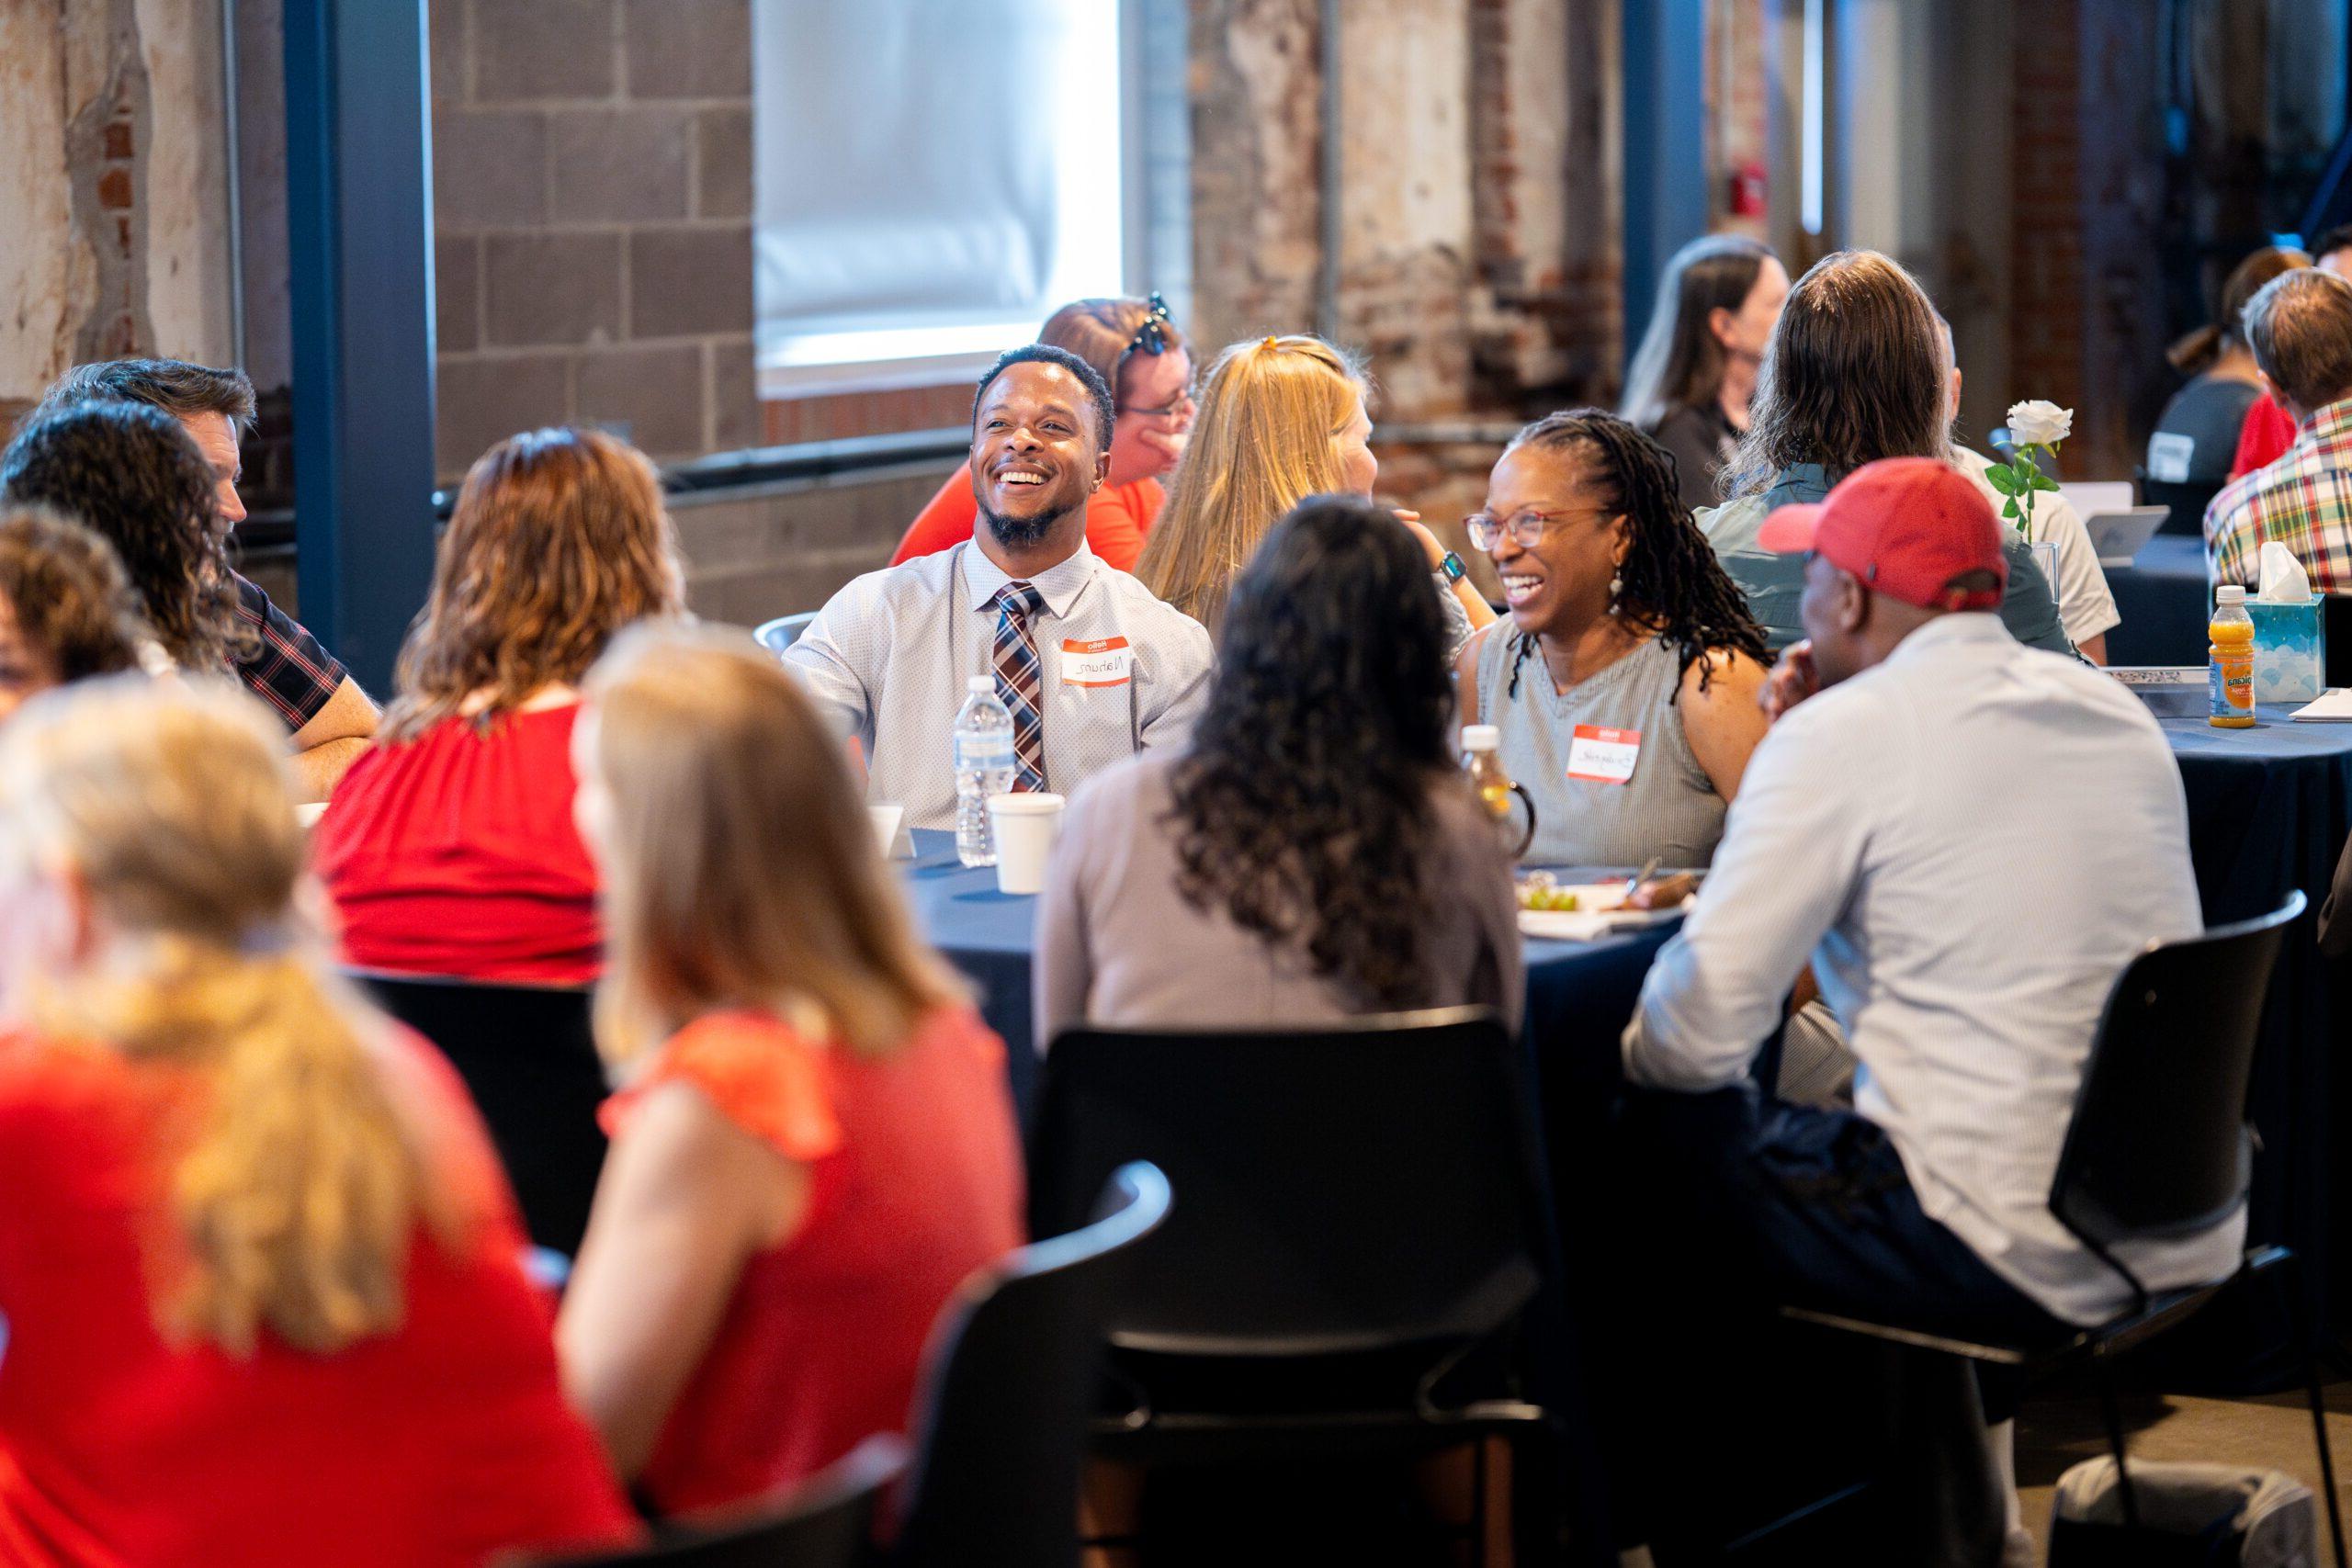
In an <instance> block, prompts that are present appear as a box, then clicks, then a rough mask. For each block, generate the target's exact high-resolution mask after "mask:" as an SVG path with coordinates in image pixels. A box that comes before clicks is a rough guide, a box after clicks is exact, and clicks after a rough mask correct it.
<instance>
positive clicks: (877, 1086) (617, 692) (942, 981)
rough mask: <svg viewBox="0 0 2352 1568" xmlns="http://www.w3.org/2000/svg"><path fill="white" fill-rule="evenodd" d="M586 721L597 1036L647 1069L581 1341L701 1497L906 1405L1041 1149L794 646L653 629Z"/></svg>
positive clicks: (605, 1191)
mask: <svg viewBox="0 0 2352 1568" xmlns="http://www.w3.org/2000/svg"><path fill="white" fill-rule="evenodd" d="M576 735H577V739H576V741H575V750H576V753H577V761H578V772H579V773H580V778H581V792H580V802H579V810H580V818H581V824H582V829H583V832H584V834H585V837H586V838H587V840H588V842H589V844H590V846H591V847H592V849H594V852H595V853H596V856H597V859H598V861H599V863H600V864H601V865H602V866H603V868H604V871H605V922H606V929H607V931H608V932H609V933H610V941H611V958H610V962H609V964H608V966H607V968H606V971H605V983H604V987H603V988H602V990H601V992H600V994H599V996H598V1035H599V1041H600V1043H602V1044H603V1045H604V1046H605V1051H606V1054H607V1055H609V1056H611V1057H613V1058H615V1059H616V1061H618V1062H619V1063H620V1064H622V1070H623V1072H624V1073H625V1074H626V1075H627V1077H628V1088H626V1089H624V1090H623V1091H622V1092H621V1093H620V1094H618V1095H616V1097H615V1098H614V1099H613V1100H612V1101H611V1102H610V1103H609V1105H608V1107H607V1123H606V1124H607V1127H608V1129H609V1130H610V1131H611V1132H612V1134H613V1150H612V1156H611V1158H610V1160H609V1162H608V1163H607V1164H606V1166H605V1176H604V1180H603V1182H602V1184H601V1185H600V1186H599V1187H598V1189H597V1192H596V1205H595V1209H594V1213H593V1214H592V1215H591V1217H590V1220H589V1224H588V1236H587V1241H586V1243H585V1244H584V1245H583V1246H582V1248H581V1253H580V1260H579V1264H578V1267H577V1268H576V1269H574V1271H573V1273H572V1277H571V1289H570V1291H569V1292H568V1293H567V1294H566V1296H565V1298H564V1304H563V1313H562V1316H561V1319H560V1323H559V1326H558V1333H557V1342H558V1345H559V1347H560V1350H561V1354H562V1360H563V1365H564V1376H565V1380H566V1382H568V1383H569V1385H570V1386H571V1390H572V1393H573V1395H574V1397H575V1399H576V1400H577V1401H578V1403H579V1404H580V1406H581V1408H582V1410H583V1411H584V1412H585V1413H586V1414H587V1416H588V1417H589V1419H590V1420H591V1421H593V1422H594V1424H595V1426H596V1427H597V1429H598V1430H599V1431H601V1432H602V1433H603V1434H604V1437H605V1443H606V1445H607V1447H608V1448H609V1450H610V1451H611V1453H612V1456H613V1459H614V1461H615V1463H616V1465H617V1466H618V1467H619V1469H620V1472H621V1473H622V1474H623V1475H624V1476H625V1477H627V1478H628V1479H629V1480H631V1481H633V1482H634V1483H636V1485H637V1489H638V1493H639V1496H640V1497H642V1498H644V1499H645V1500H647V1501H648V1502H650V1504H651V1505H652V1506H654V1507H656V1508H657V1509H659V1510H660V1511H662V1512H663V1513H668V1514H675V1513H680V1512H684V1511H687V1510H691V1509H695V1508H701V1507H705V1506H711V1505H716V1504H720V1503H726V1502H730V1501H734V1500H736V1499H740V1498H744V1497H748V1496H752V1495H758V1494H761V1493H764V1492H766V1491H768V1490H770V1489H772V1488H774V1487H776V1486H778V1485H781V1484H783V1483H787V1482H791V1481H794V1480H797V1479H799V1478H800V1477H803V1476H806V1475H807V1474H809V1472H812V1471H815V1470H818V1469H820V1468H821V1467H823V1466H824V1465H827V1464H829V1463H831V1462H832V1461H834V1460H836V1459H839V1458H841V1457H842V1455H843V1454H845V1453H847V1452H849V1450H851V1449H853V1448H854V1447H856V1446H857V1444H858V1443H859V1442H861V1441H863V1440H864V1439H865V1438H868V1437H870V1436H872V1435H874V1434H875V1433H876V1432H889V1431H901V1430H904V1429H905V1425H906V1420H907V1407H908V1404H909V1401H910V1397H911V1395H912V1393H913V1392H914V1382H915V1371H916V1365H917V1362H918V1360H919V1359H920V1358H921V1355H922V1347H923V1342H924V1339H925V1337H927V1336H928V1334H929V1332H930V1329H931V1324H932V1320H933V1318H934V1317H935V1316H936V1315H937V1314H938V1313H939V1309H940V1308H941V1306H942V1305H943V1304H944V1303H945V1302H946V1301H947V1298H948V1296H949V1295H950V1293H951V1292H954V1290H955V1289H956V1284H957V1283H958V1282H959V1281H960V1280H963V1278H964V1277H965V1276H966V1275H967V1274H968V1273H970V1272H971V1270H973V1269H977V1268H978V1267H979V1266H980V1265H982V1264H984V1263H987V1262H989V1261H990V1260H991V1259H993V1258H997V1257H999V1256H1001V1254H1002V1253H1004V1252H1005V1251H1006V1250H1008V1249H1010V1248H1011V1247H1015V1246H1017V1245H1019V1243H1020V1240H1021V1224H1020V1209H1021V1168H1020V1163H1019V1162H1020V1155H1019V1150H1018V1148H1017V1146H1016V1144H1015V1139H1014V1133H1013V1120H1012V1103H1011V1098H1010V1096H1009V1095H1008V1093H1007V1091H1006V1088H1005V1079H1004V1048H1003V1046H1002V1044H1001V1043H1000V1042H999V1041H998V1040H997V1038H996V1036H995V1035H993V1034H991V1033H989V1031H988V1029H987V1028H986V1027H985V1026H984V1025H983V1024H982V1023H981V1022H980V1021H979V1019H978V1015H977V1014H976V1013H974V1011H973V1010H972V1008H971V1005H970V1003H969V1002H968V1001H967V999H966V998H965V997H964V995H963V992H962V988H961V987H960V986H958V984H957V983H956V980H955V978H954V977H953V976H951V975H950V974H949V972H948V971H947V970H946V968H945V967H944V964H941V962H940V960H939V959H938V957H937V956H936V955H934V954H933V953H931V952H929V951H928V950H927V949H925V948H924V947H923V946H922V943H921V942H919V941H918V940H917V939H916V937H915V936H914V934H913V931H912V930H911V928H910V924H909V920H908V916H907V912H906V909H905V908H904V905H903V903H902V901H901V898H900V897H899V889H898V886H897V885H896V882H895V881H894V879H893V877H892V874H891V872H890V870H889V868H888V865H887V864H886V863H884V862H883V860H882V858H881V855H880V852H879V851H878V849H877V848H876V844H875V841H874V832H873V829H872V827H871V826H870V824H869V823H868V821H867V818H866V814H865V805H864V803H863V801H862V800H861V798H860V795H859V793H858V789H857V786H856V784H854V782H853V781H852V779H851V777H850V774H849V771H848V769H847V768H846V767H845V766H844V764H843V762H842V758H841V753H840V748H839V746H838V745H837V744H835V742H834V740H833V738H832V737H831V734H830V733H829V731H828V730H827V728H826V727H825V725H824V722H823V721H822V720H821V719H820V717H819V716H818V714H817V712H816V710H815V709H814V708H813V707H811V706H810V705H809V702H808V699H807V698H805V697H804V696H803V695H802V694H801V693H800V691H799V689H798V687H797V686H796V685H795V684H794V683H793V681H792V679H791V677H790V676H789V675H787V674H786V672H785V671H784V670H783V669H782V668H781V667H780V666H779V665H778V664H777V663H776V661H775V659H774V658H773V657H772V656H770V655H768V654H766V653H764V652H763V651H762V650H761V649H759V648H758V647H757V646H756V645H754V644H753V643H752V641H751V639H750V638H748V637H742V636H741V635H740V634H721V633H718V632H688V631H684V630H657V629H653V628H648V629H646V630H643V631H639V632H636V633H632V634H629V635H628V637H624V638H623V639H622V640H621V642H620V643H619V644H618V645H617V646H616V648H615V649H614V651H613V653H612V654H611V655H610V656H609V657H608V658H607V659H606V660H605V662H604V663H603V664H601V665H599V666H598V668H597V670H596V671H595V673H594V675H592V676H591V677H590V679H589V682H588V707H587V711H586V713H585V714H584V715H583V716H582V720H581V724H580V727H579V728H578V730H577V731H576Z"/></svg>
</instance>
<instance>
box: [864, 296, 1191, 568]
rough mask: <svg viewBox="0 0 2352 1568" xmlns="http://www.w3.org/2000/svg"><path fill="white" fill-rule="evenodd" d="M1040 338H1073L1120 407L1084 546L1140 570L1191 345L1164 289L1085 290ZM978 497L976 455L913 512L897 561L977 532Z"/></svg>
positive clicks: (1057, 341) (1185, 395) (1160, 496)
mask: <svg viewBox="0 0 2352 1568" xmlns="http://www.w3.org/2000/svg"><path fill="white" fill-rule="evenodd" d="M1037 341H1038V342H1039V343H1043V344H1052V345H1053V346H1054V347H1056V348H1066V349H1068V350H1069V351H1070V352H1071V353H1072V354H1075V355H1078V356H1079V357H1080V359H1083V360H1085V361H1086V362H1087V363H1088V364H1089V365H1091V366H1093V367H1094V368H1095V369H1097V370H1100V371H1101V372H1102V373H1103V380H1104V381H1105V382H1107V383H1108V384H1109V385H1110V388H1111V396H1112V398H1113V400H1114V402H1115V403H1116V404H1117V407H1118V422H1117V423H1115V424H1114V425H1113V427H1112V430H1111V477H1110V479H1109V481H1108V482H1106V483H1105V484H1104V485H1103V488H1102V489H1101V490H1098V491H1095V492H1094V494H1093V496H1092V498H1091V499H1090V500H1089V501H1088V502H1087V503H1086V547H1087V548H1089V549H1091V550H1092V551H1093V552H1094V553H1095V554H1096V555H1098V556H1101V557H1102V558H1103V559H1104V560H1105V561H1107V562H1109V563H1110V564H1111V565H1113V566H1114V567H1117V568H1118V569H1119V570H1121V571H1133V570H1135V569H1136V561H1137V560H1139V559H1141V558H1142V557H1143V544H1144V539H1145V537H1146V536H1148V535H1149V534H1150V532H1151V525H1152V524H1153V523H1155V522H1157V521H1158V520H1159V508H1160V503H1161V502H1164V501H1166V500H1167V499H1168V496H1167V491H1164V490H1162V489H1161V488H1160V484H1159V481H1160V479H1162V478H1163V477H1165V476H1166V475H1167V474H1168V472H1169V471H1170V469H1172V468H1175V467H1176V460H1177V459H1178V458H1180V457H1182V456H1183V455H1184V438H1185V435H1186V433H1187V432H1189V431H1190V430H1191V429H1192V427H1193V355H1192V353H1191V351H1190V350H1189V349H1188V348H1187V347H1186V346H1185V343H1184V334H1183V333H1182V332H1180V331H1179V330H1177V326H1176V323H1175V322H1174V321H1170V320H1169V319H1168V307H1167V305H1166V304H1164V303H1163V302H1162V301H1161V300H1160V298H1159V295H1157V294H1155V295H1153V296H1152V297H1151V298H1150V299H1080V300H1078V301H1076V302H1074V303H1072V304H1069V305H1065V306H1063V307H1062V308H1061V309H1060V310H1056V311H1055V312H1054V313H1053V314H1052V315H1050V316H1048V317H1046V324H1045V325H1044V326H1042V327H1040V328H1038V329H1037ZM978 516H979V502H978V500H977V499H976V498H975V497H974V496H973V494H972V465H971V464H969V463H966V464H964V465H963V466H962V467H961V468H957V469H956V471H955V472H954V473H952V474H950V475H949V476H948V477H947V482H946V483H945V484H943V485H941V486H940V487H939V493H938V494H937V495H934V496H933V497H932V498H931V501H930V502H929V504H927V505H926V506H924V507H923V509H922V512H921V513H917V514H916V517H915V520H914V524H913V525H912V526H910V528H908V530H907V536H906V537H905V538H903V539H900V540H899V548H898V550H897V552H896V553H895V554H893V555H892V556H891V557H890V564H891V565H892V566H897V565H899V563H900V562H902V561H910V560H912V559H914V558H916V557H917V556H927V555H933V554H935V553H937V552H938V551H941V550H944V549H946V548H948V547H950V546H953V545H960V544H962V543H963V542H964V541H965V540H967V539H968V538H970V537H971V536H972V525H973V524H974V523H975V521H977V520H978Z"/></svg>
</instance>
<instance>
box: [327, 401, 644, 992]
mask: <svg viewBox="0 0 2352 1568" xmlns="http://www.w3.org/2000/svg"><path fill="white" fill-rule="evenodd" d="M680 581H681V578H680V572H679V570H678V558H677V548H676V545H675V543H674V541H673V536H672V532H671V526H670V516H669V513H667V512H666V511H664V510H663V508H662V486H661V481H660V480H659V479H657V478H656V477H655V476H654V472H653V466H652V465H651V464H650V463H649V462H647V461H646V460H645V457H644V456H643V454H641V453H639V451H638V450H637V449H636V448H635V447H633V446H629V445H628V443H627V442H624V441H620V440H616V438H614V437H612V436H609V435H605V434H602V433H600V432H597V431H588V430H540V431H535V432H532V433H530V434H525V435H517V436H514V437H512V438H511V439H509V440H505V441H502V442H500V443H499V444H498V445H497V446H493V447H492V448H491V449H490V450H489V451H488V452H487V453H485V454H483V456H482V457H481V460H480V461H479V462H477V463H475V464H474V466H473V471H472V472H470V473H469V474H468V475H467V476H466V484H465V488H464V489H463V490H462V491H459V492H458V505H457V509H456V511H455V512H453V513H451V514H450V518H449V531H448V532H447V534H446V535H444V536H442V540H441V548H440V553H439V558H438V559H437V560H436V561H435V565H434V573H433V592H432V597H431V598H429V599H428V600H427V601H426V602H425V606H424V617H423V619H422V620H420V621H419V622H418V623H417V626H416V629H415V630H414V631H413V632H411V633H410V634H409V638H408V641H407V643H406V645H405V646H404V647H402V648H401V660H400V671H399V681H400V691H399V694H398V695H397V696H395V697H394V699H393V701H392V705H391V708H390V711H389V712H387V713H386V714H385V715H384V721H383V724H382V726H381V727H380V728H379V730H378V732H377V737H376V744H375V745H374V746H373V747H370V748H369V749H368V751H367V752H366V753H365V754H364V755H362V756H361V757H360V759H359V760H358V761H356V762H355V763H354V764H353V765H352V768H351V771H350V772H349V773H345V775H344V778H343V783H342V784H340V785H339V786H337V788H336V790H335V792H334V799H333V800H332V801H331V802H330V803H329V804H328V807H327V811H326V815H325V816H324V817H322V818H320V819H319V825H318V830H317V833H316V835H315V839H316V842H315V844H314V846H313V848H314V851H315V853H316V856H317V864H318V868H319V874H320V876H321V877H322V879H324V881H325V883H326V885H327V891H328V892H329V893H330V894H332V895H333V896H334V901H335V906H336V908H337V911H338V912H339V913H340V915H341V916H342V921H343V951H344V955H345V958H347V959H348V960H349V961H350V962H351V963H353V964H356V965H358V966H359V967H361V968H363V969H386V970H393V971H397V972H401V973H405V974H419V975H453V976H461V977H463V978H466V979H469V980H486V981H498V982H501V983H505V984H537V985H584V984H586V983H588V982H589V981H592V980H594V978H595V977H596V973H597V970H598V968H599V967H600V966H601V964H602V963H603V939H602V937H601V935H600V933H599V932H598V930H597V926H596V874H595V868H594V867H593V866H592V865H590V864H589V863H588V852H587V851H586V850H585V849H583V848H582V847H581V843H580V835H579V832H578V830H577V829H574V828H573V827H572V825H571V792H572V779H571V725H572V719H573V717H574V716H576V715H577V714H578V713H579V711H580V693H579V690H578V683H579V682H580V679H581V677H582V676H584V675H585V674H587V672H588V667H589V666H590V665H591V664H593V663H594V662H595V661H596V656H597V655H598V654H600V653H602V652H604V651H605V644H606V643H607V642H609V641H610V640H611V639H612V637H613V634H614V633H615V632H617V631H619V630H620V629H621V628H622V627H623V626H628V624H629V623H630V622H632V621H636V620H639V619H641V618H643V617H645V616H648V615H675V614H676V613H677V610H678V606H679V603H680V598H681V590H680Z"/></svg>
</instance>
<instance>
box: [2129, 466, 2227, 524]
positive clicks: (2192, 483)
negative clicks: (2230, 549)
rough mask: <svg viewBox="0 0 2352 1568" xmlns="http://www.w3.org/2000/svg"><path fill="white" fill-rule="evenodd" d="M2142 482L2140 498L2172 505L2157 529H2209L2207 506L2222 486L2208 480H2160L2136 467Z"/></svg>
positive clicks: (2157, 503)
mask: <svg viewBox="0 0 2352 1568" xmlns="http://www.w3.org/2000/svg"><path fill="white" fill-rule="evenodd" d="M2134 473H2135V474H2136V476H2137V477H2138V479H2139V481H2140V499H2141V501H2142V502H2144V503H2145V504H2147V505H2149V506H2168V507H2170V508H2172V512H2171V513H2170V515H2168V516H2166V517H2165V520H2164V524H2163V525H2162V526H2160V527H2159V528H2158V529H2157V530H2156V532H2157V533H2159V534H2202V533H2204V532H2205V509H2206V508H2207V507H2208V506H2210V505H2211V504H2212V502H2213V498H2214V497H2215V496H2217V495H2219V494H2221V493H2222V487H2221V486H2220V485H2217V484H2214V483H2213V482H2211V480H2208V479H2195V480H2190V479H2150V478H2149V477H2148V470H2147V469H2145V468H2139V469H2135V470H2134Z"/></svg>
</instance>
